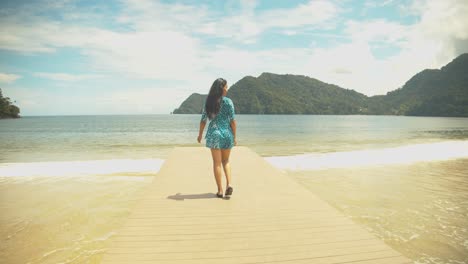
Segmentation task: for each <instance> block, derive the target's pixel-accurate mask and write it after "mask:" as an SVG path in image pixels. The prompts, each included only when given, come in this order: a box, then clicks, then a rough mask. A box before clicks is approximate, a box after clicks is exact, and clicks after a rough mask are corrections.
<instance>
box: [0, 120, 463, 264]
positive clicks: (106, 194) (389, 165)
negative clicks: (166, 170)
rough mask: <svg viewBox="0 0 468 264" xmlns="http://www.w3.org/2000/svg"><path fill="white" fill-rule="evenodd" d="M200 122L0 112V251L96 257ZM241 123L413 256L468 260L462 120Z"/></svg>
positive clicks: (7, 257) (296, 174)
mask: <svg viewBox="0 0 468 264" xmlns="http://www.w3.org/2000/svg"><path fill="white" fill-rule="evenodd" d="M199 121H200V116H198V115H138V116H48V117H23V118H21V119H8V120H0V207H1V209H2V214H1V215H0V235H2V237H3V238H4V239H3V240H2V243H1V245H0V259H2V260H4V263H99V260H100V258H101V256H102V252H104V251H105V249H106V247H107V245H108V241H109V238H111V237H112V235H113V234H115V230H117V229H118V227H119V226H120V225H121V224H122V223H123V221H124V220H125V218H126V217H127V216H128V214H129V213H130V208H131V206H132V204H133V202H134V201H135V200H136V199H137V198H136V197H138V194H139V193H140V192H141V191H142V190H143V189H144V188H145V186H148V184H149V183H150V182H151V181H152V178H153V177H154V176H155V175H157V172H158V170H159V168H160V167H161V166H162V164H163V163H164V160H165V159H166V157H167V156H168V154H169V153H170V151H171V150H172V148H174V147H176V146H202V145H200V144H198V143H197V142H196V138H197V135H198V127H199ZM237 121H238V144H239V145H242V146H247V147H250V148H251V149H253V150H254V151H256V152H257V153H258V154H259V155H261V156H263V157H264V158H265V159H266V160H267V161H268V162H270V163H271V164H272V165H273V166H275V167H277V168H278V169H280V170H282V171H283V172H284V173H287V174H288V175H289V176H291V177H292V178H293V179H295V180H297V181H298V182H300V183H301V184H303V185H304V186H305V187H306V188H308V189H310V190H311V191H312V192H314V193H315V194H317V195H318V196H320V197H321V198H322V199H324V200H326V201H327V202H329V203H330V204H331V205H332V206H334V207H336V208H337V209H339V210H340V211H341V212H343V213H344V214H345V215H347V216H348V217H351V218H352V219H353V220H355V221H356V222H359V223H361V224H362V225H363V226H365V227H366V228H367V229H368V230H369V231H370V232H372V233H374V234H375V235H376V236H378V237H380V238H382V239H383V240H384V241H385V242H386V243H387V244H389V245H391V246H392V247H393V248H394V249H396V250H397V251H399V252H401V253H402V254H404V255H405V256H408V257H410V258H411V259H413V260H414V262H415V263H468V231H467V229H468V220H466V219H468V196H467V193H468V119H467V118H435V117H402V116H294V115H293V116H290V115H268V116H267V115H237ZM205 132H206V130H205ZM233 151H235V149H234V150H233ZM233 177H235V175H233Z"/></svg>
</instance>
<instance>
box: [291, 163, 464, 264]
mask: <svg viewBox="0 0 468 264" xmlns="http://www.w3.org/2000/svg"><path fill="white" fill-rule="evenodd" d="M288 174H289V175H290V176H291V177H293V178H294V179H296V180H297V181H299V182H300V183H302V184H303V185H304V186H305V187H306V188H307V189H309V190H311V191H312V192H313V193H315V194H317V195H318V196H319V197H321V198H322V199H324V200H325V201H327V202H328V203H330V204H331V205H333V206H334V207H336V208H337V209H339V210H340V211H341V212H343V213H344V214H345V215H347V216H349V217H351V218H352V219H353V220H354V221H355V222H357V223H360V224H362V225H363V226H364V227H366V228H367V229H368V230H370V231H371V232H372V233H373V234H375V235H376V236H377V237H379V238H381V239H382V240H384V241H385V242H386V243H387V244H389V245H390V246H392V248H394V249H396V250H397V251H399V252H401V253H402V254H404V255H406V256H408V257H409V258H411V259H413V260H415V263H468V159H457V160H451V161H443V162H440V161H439V162H419V163H415V164H411V165H406V164H405V165H387V166H373V167H366V168H352V169H327V170H315V171H289V172H288Z"/></svg>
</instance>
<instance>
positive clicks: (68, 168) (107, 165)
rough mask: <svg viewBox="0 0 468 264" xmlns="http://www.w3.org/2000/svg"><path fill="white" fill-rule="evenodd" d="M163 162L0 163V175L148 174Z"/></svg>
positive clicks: (154, 171)
mask: <svg viewBox="0 0 468 264" xmlns="http://www.w3.org/2000/svg"><path fill="white" fill-rule="evenodd" d="M163 163H164V160H163V159H112V160H89V161H60V162H29V163H0V176H1V177H15V176H84V175H123V176H131V175H137V176H143V175H148V176H149V175H154V174H155V173H157V172H158V171H159V169H160V168H161V166H162V164H163Z"/></svg>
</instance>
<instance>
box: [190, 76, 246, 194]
mask: <svg viewBox="0 0 468 264" xmlns="http://www.w3.org/2000/svg"><path fill="white" fill-rule="evenodd" d="M227 90H228V85H227V82H226V80H224V79H223V78H218V79H216V80H215V81H214V82H213V85H211V89H210V92H209V94H208V97H207V98H206V101H205V105H204V106H203V109H202V117H201V121H200V131H199V133H198V138H197V140H198V143H201V140H202V134H203V130H204V129H205V125H206V122H207V119H209V120H210V124H209V126H208V130H207V131H206V135H205V139H206V147H208V148H210V149H211V156H212V158H213V172H214V176H215V180H216V185H217V186H218V192H217V193H216V196H218V197H219V198H222V197H223V187H222V183H221V174H222V170H221V166H222V167H223V170H224V175H225V176H226V193H225V195H226V198H228V199H229V198H230V197H231V194H232V192H233V188H232V187H231V185H230V184H231V166H230V164H229V155H230V154H231V148H232V147H234V146H235V145H237V141H236V120H235V112H234V104H233V103H232V100H231V99H229V98H227V97H226V94H227Z"/></svg>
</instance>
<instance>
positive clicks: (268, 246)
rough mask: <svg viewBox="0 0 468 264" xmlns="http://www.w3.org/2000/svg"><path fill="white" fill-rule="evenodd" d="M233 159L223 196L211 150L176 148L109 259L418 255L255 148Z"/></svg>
mask: <svg viewBox="0 0 468 264" xmlns="http://www.w3.org/2000/svg"><path fill="white" fill-rule="evenodd" d="M230 162H231V167H232V186H233V188H234V193H233V195H232V197H231V199H230V200H226V199H220V198H217V197H216V196H215V193H216V184H215V181H214V176H213V169H212V161H211V154H210V150H209V149H208V148H205V147H180V148H175V149H174V150H173V151H172V152H171V154H170V155H169V157H168V158H167V160H166V161H165V163H164V164H163V166H162V167H161V170H160V171H159V173H158V174H157V175H156V176H155V178H154V180H153V182H152V183H151V184H150V186H148V187H147V189H145V190H144V191H143V193H142V195H141V197H140V199H139V200H138V202H137V203H136V204H135V206H134V207H133V210H132V213H131V214H130V216H129V218H128V219H127V220H126V222H125V224H124V225H123V227H122V228H121V229H120V230H119V231H118V233H117V234H116V235H115V236H114V237H113V238H112V241H111V244H110V247H109V248H108V250H107V251H106V253H105V254H104V257H103V259H102V262H101V263H115V264H118V263H163V264H165V263H178V264H179V263H180V264H185V263H204V264H210V263H216V264H221V263H233V264H234V263H235V264H240V263H369V264H370V263H377V264H378V263H382V264H383V263H389V264H390V263H391V264H398V263H412V261H411V260H410V259H408V258H406V257H403V256H402V255H401V254H400V253H398V252H397V251H395V250H393V249H392V248H390V246H388V245H386V244H385V243H384V242H383V241H381V240H379V239H378V238H376V237H375V236H374V235H372V234H370V233H369V232H368V231H367V230H365V229H364V228H363V227H361V226H359V225H358V224H356V223H354V222H353V221H352V220H350V219H349V218H347V217H345V216H344V215H342V214H341V213H340V212H339V211H337V210H336V209H335V208H333V207H331V206H330V205H328V204H327V203H326V202H324V201H323V200H321V199H319V198H318V197H317V196H315V195H314V194H313V193H312V192H311V191H309V190H307V189H306V188H305V187H303V186H302V185H300V184H299V183H297V182H296V181H295V180H294V179H292V178H290V177H289V176H288V175H286V174H284V173H282V172H281V171H279V170H277V169H276V168H274V167H273V166H271V165H270V164H269V163H267V162H266V161H265V160H264V159H263V158H261V157H260V156H259V155H258V154H256V153H255V152H253V151H252V150H250V149H249V148H247V147H235V148H233V149H232V152H231V159H230ZM224 185H225V179H224V176H223V186H224Z"/></svg>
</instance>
